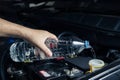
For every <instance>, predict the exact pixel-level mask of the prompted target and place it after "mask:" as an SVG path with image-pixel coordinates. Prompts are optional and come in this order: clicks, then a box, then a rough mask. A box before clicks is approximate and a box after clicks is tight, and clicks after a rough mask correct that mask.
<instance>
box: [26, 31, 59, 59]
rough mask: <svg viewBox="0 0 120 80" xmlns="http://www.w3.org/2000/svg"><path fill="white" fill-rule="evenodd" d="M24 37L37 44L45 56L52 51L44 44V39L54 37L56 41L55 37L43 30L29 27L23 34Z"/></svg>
mask: <svg viewBox="0 0 120 80" xmlns="http://www.w3.org/2000/svg"><path fill="white" fill-rule="evenodd" d="M24 37H25V39H26V40H28V41H29V42H31V43H32V44H34V45H35V46H37V47H38V48H39V49H40V50H42V51H43V52H44V53H45V55H46V56H49V57H50V56H52V52H51V51H50V49H49V48H48V47H47V46H46V45H45V41H46V39H47V38H51V39H55V40H57V41H58V39H57V37H56V36H55V35H54V34H52V33H50V32H48V31H45V30H35V29H31V30H28V31H27V32H26V33H25V35H24Z"/></svg>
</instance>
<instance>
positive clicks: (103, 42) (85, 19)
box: [0, 0, 120, 80]
mask: <svg viewBox="0 0 120 80" xmlns="http://www.w3.org/2000/svg"><path fill="white" fill-rule="evenodd" d="M21 1H22V2H21ZM24 1H25V4H24V3H23V2H24ZM91 1H92V0H91ZM91 1H88V2H87V0H86V1H85V2H84V1H83V0H80V2H79V1H78V2H79V3H78V4H77V5H76V3H77V2H75V3H74V1H72V2H70V3H69V1H68V2H64V1H62V2H61V1H59V0H58V1H57V0H56V1H55V2H54V1H53V2H49V0H46V1H45V2H41V1H40V2H39V1H34V0H19V1H18V2H14V1H13V3H16V5H13V6H14V7H15V8H13V7H10V8H13V10H10V12H9V11H8V12H9V14H4V15H5V16H6V17H7V18H6V19H8V20H10V21H13V22H15V23H18V24H22V25H24V26H29V27H31V28H34V29H43V30H48V31H49V32H52V33H54V34H55V35H56V36H57V37H58V39H59V41H58V43H56V41H48V42H46V45H47V47H48V48H50V50H51V51H52V53H53V56H52V57H46V56H45V55H44V53H42V52H40V53H41V55H39V57H36V56H35V54H34V53H35V50H36V48H35V46H33V45H31V44H30V43H27V42H26V41H24V40H21V39H17V38H2V39H1V38H0V39H1V40H0V52H1V53H0V76H1V79H0V80H113V79H114V80H120V77H119V76H120V75H119V73H120V64H119V63H120V49H119V47H120V43H119V41H120V33H119V31H120V24H119V21H120V18H119V16H116V15H114V16H113V15H110V14H108V13H109V12H108V10H107V8H105V12H106V13H104V10H103V9H102V8H103V7H99V6H100V5H95V6H98V9H97V8H95V11H97V10H98V11H97V12H94V10H93V8H92V6H91V5H93V4H94V3H92V4H91ZM98 1H99V0H98ZM94 2H95V3H96V1H94ZM48 3H49V5H48ZM63 3H64V4H63ZM73 3H74V4H73ZM62 4H63V6H62ZM71 4H72V6H71ZM101 4H102V3H101ZM112 4H113V3H111V5H112ZM79 5H81V6H79ZM87 5H88V6H87ZM115 5H116V4H115ZM103 6H106V5H103ZM18 8H20V10H17V9H18ZM84 8H85V10H84ZM99 8H100V9H99ZM108 8H109V7H108ZM14 9H15V10H14ZM89 9H90V11H89ZM87 10H88V11H87ZM91 10H92V11H93V12H91ZM99 10H100V11H102V12H101V13H99ZM106 10H107V11H106ZM12 11H13V12H12ZM111 12H112V11H111ZM113 12H114V11H113ZM38 52H39V51H38ZM21 53H22V55H21ZM96 65H97V66H96ZM114 74H115V75H114Z"/></svg>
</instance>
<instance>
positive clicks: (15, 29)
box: [0, 18, 57, 56]
mask: <svg viewBox="0 0 120 80" xmlns="http://www.w3.org/2000/svg"><path fill="white" fill-rule="evenodd" d="M0 36H4V37H10V36H11V37H18V38H23V39H26V40H27V41H29V42H31V43H32V44H34V45H35V46H37V47H38V48H40V49H41V50H42V51H43V52H44V53H45V54H46V55H47V56H52V52H51V51H50V50H49V49H48V48H47V46H46V45H45V44H44V42H45V40H46V39H47V38H54V39H56V40H57V37H56V36H55V35H54V34H52V33H49V32H48V31H45V30H36V29H31V28H27V27H24V26H21V25H18V24H14V23H11V22H8V21H6V20H3V19H1V18H0Z"/></svg>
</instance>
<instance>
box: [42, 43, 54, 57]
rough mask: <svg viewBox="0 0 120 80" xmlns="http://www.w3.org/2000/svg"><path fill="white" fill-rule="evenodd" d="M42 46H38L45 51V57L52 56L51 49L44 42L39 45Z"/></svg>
mask: <svg viewBox="0 0 120 80" xmlns="http://www.w3.org/2000/svg"><path fill="white" fill-rule="evenodd" d="M41 46H42V47H40V49H41V50H42V51H43V52H44V53H45V55H46V56H47V57H51V56H52V52H51V50H50V49H49V48H48V47H47V46H46V45H45V44H43V45H41Z"/></svg>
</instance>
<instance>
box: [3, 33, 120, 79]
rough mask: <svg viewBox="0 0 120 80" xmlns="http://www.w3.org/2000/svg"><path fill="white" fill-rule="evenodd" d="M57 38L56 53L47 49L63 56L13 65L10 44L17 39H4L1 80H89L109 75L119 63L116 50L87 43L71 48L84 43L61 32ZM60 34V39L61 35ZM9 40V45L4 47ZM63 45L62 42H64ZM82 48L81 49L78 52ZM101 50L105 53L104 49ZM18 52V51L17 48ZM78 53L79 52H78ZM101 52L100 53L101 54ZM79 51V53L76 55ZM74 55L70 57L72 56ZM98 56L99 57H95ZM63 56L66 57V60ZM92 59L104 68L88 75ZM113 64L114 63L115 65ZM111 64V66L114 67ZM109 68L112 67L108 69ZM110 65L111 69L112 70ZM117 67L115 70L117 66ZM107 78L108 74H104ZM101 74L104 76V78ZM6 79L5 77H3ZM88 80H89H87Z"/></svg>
mask: <svg viewBox="0 0 120 80" xmlns="http://www.w3.org/2000/svg"><path fill="white" fill-rule="evenodd" d="M63 33H65V34H64V35H62V37H61V38H59V40H60V41H63V42H59V47H58V49H57V50H56V49H54V48H51V50H52V51H53V53H55V54H57V53H63V54H62V56H57V57H55V58H48V59H42V60H36V61H33V62H15V61H13V60H12V59H11V58H10V46H11V45H12V44H13V43H14V42H16V41H17V42H19V41H21V40H19V39H6V40H7V41H5V44H4V45H7V48H6V49H7V51H6V52H4V54H1V55H2V58H1V74H2V79H3V80H13V79H15V80H29V79H30V80H34V79H37V80H57V79H58V80H79V79H80V80H84V79H89V78H91V77H92V76H93V77H94V76H95V75H96V74H100V73H102V72H104V71H107V69H108V71H109V69H110V68H112V67H115V66H116V65H118V63H119V58H120V51H119V50H117V49H109V48H105V47H103V48H101V47H100V48H99V49H98V48H97V47H95V46H94V47H95V48H94V47H93V46H91V47H90V45H91V43H90V42H89V44H87V48H86V47H85V46H86V45H81V44H80V46H78V45H77V46H75V45H74V46H73V45H71V42H73V41H79V42H81V43H84V42H85V41H84V40H83V39H81V38H79V37H78V36H75V35H74V36H73V33H72V34H70V33H68V32H62V33H61V34H63ZM61 34H60V35H61ZM11 40H13V42H12V43H8V42H10V41H11ZM64 41H65V42H64ZM81 46H84V49H82V48H81ZM104 48H105V49H104ZM18 49H19V48H18ZM78 49H79V50H78ZM101 50H102V51H101ZM79 51H80V52H79ZM99 51H100V52H99ZM73 53H74V55H73ZM99 53H100V54H99ZM66 55H67V56H66ZM92 59H100V60H102V61H104V63H105V65H104V66H103V67H101V68H100V69H98V70H96V71H93V72H91V67H90V65H89V61H90V60H92ZM116 61H117V62H116ZM114 62H115V63H114ZM111 64H112V66H111ZM113 64H114V66H113ZM118 67H119V66H118ZM106 74H108V73H106ZM106 74H104V75H106ZM5 76H7V77H5ZM97 79H98V78H96V79H95V80H97ZM90 80H91V79H90Z"/></svg>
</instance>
